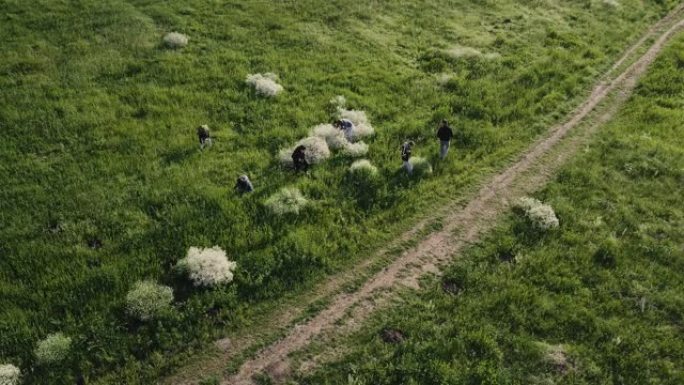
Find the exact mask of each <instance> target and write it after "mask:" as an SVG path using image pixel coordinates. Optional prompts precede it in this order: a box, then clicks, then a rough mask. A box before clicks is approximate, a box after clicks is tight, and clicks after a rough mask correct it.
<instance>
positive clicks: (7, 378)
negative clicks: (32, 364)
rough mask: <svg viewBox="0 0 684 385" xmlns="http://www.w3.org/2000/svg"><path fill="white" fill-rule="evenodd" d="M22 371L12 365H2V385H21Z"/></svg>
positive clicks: (0, 370) (0, 377)
mask: <svg viewBox="0 0 684 385" xmlns="http://www.w3.org/2000/svg"><path fill="white" fill-rule="evenodd" d="M20 376H21V371H20V370H19V368H17V367H16V366H14V365H12V364H4V365H0V385H19V377H20Z"/></svg>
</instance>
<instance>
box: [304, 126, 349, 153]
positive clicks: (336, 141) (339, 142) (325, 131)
mask: <svg viewBox="0 0 684 385" xmlns="http://www.w3.org/2000/svg"><path fill="white" fill-rule="evenodd" d="M309 136H314V137H319V138H323V139H325V142H326V143H327V144H328V147H329V148H332V149H334V150H339V149H341V148H345V147H346V146H347V145H348V144H349V141H347V139H346V138H345V137H344V132H342V130H340V129H339V128H336V127H335V126H333V125H332V124H319V125H317V126H315V127H313V128H312V129H311V131H310V132H309Z"/></svg>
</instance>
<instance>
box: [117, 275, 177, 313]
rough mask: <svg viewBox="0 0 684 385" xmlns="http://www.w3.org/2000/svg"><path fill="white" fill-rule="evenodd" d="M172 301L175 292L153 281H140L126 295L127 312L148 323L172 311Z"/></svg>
mask: <svg viewBox="0 0 684 385" xmlns="http://www.w3.org/2000/svg"><path fill="white" fill-rule="evenodd" d="M172 301H173V290H172V289H171V288H170V287H168V286H164V285H159V284H157V283H155V282H152V281H138V282H136V283H135V285H134V286H133V289H131V291H129V292H128V294H127V295H126V311H127V312H128V314H130V315H131V316H133V317H136V318H138V319H139V320H142V321H146V320H149V319H153V318H156V317H158V316H159V315H161V314H163V313H164V312H165V311H166V310H168V309H170V308H171V302H172Z"/></svg>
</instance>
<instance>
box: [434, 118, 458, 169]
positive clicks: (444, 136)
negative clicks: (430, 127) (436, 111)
mask: <svg viewBox="0 0 684 385" xmlns="http://www.w3.org/2000/svg"><path fill="white" fill-rule="evenodd" d="M453 137H454V132H453V131H452V130H451V127H449V122H447V121H446V120H442V124H440V125H439V128H438V129H437V138H439V142H440V145H439V157H440V159H444V158H446V156H447V154H448V153H449V146H450V145H451V138H453Z"/></svg>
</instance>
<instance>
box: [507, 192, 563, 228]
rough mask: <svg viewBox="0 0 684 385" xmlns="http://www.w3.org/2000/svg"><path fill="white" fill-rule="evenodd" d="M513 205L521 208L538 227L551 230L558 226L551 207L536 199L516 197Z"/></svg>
mask: <svg viewBox="0 0 684 385" xmlns="http://www.w3.org/2000/svg"><path fill="white" fill-rule="evenodd" d="M515 206H516V207H517V208H519V209H521V210H522V211H523V212H524V213H525V216H526V217H527V218H528V219H529V220H530V221H531V222H532V224H533V225H534V226H535V227H536V228H538V229H541V230H551V229H555V228H558V226H559V222H558V218H557V217H556V213H555V212H554V211H553V208H552V207H551V206H549V205H547V204H544V203H542V202H541V201H539V200H538V199H534V198H530V197H523V198H520V199H518V201H517V202H516V204H515Z"/></svg>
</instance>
